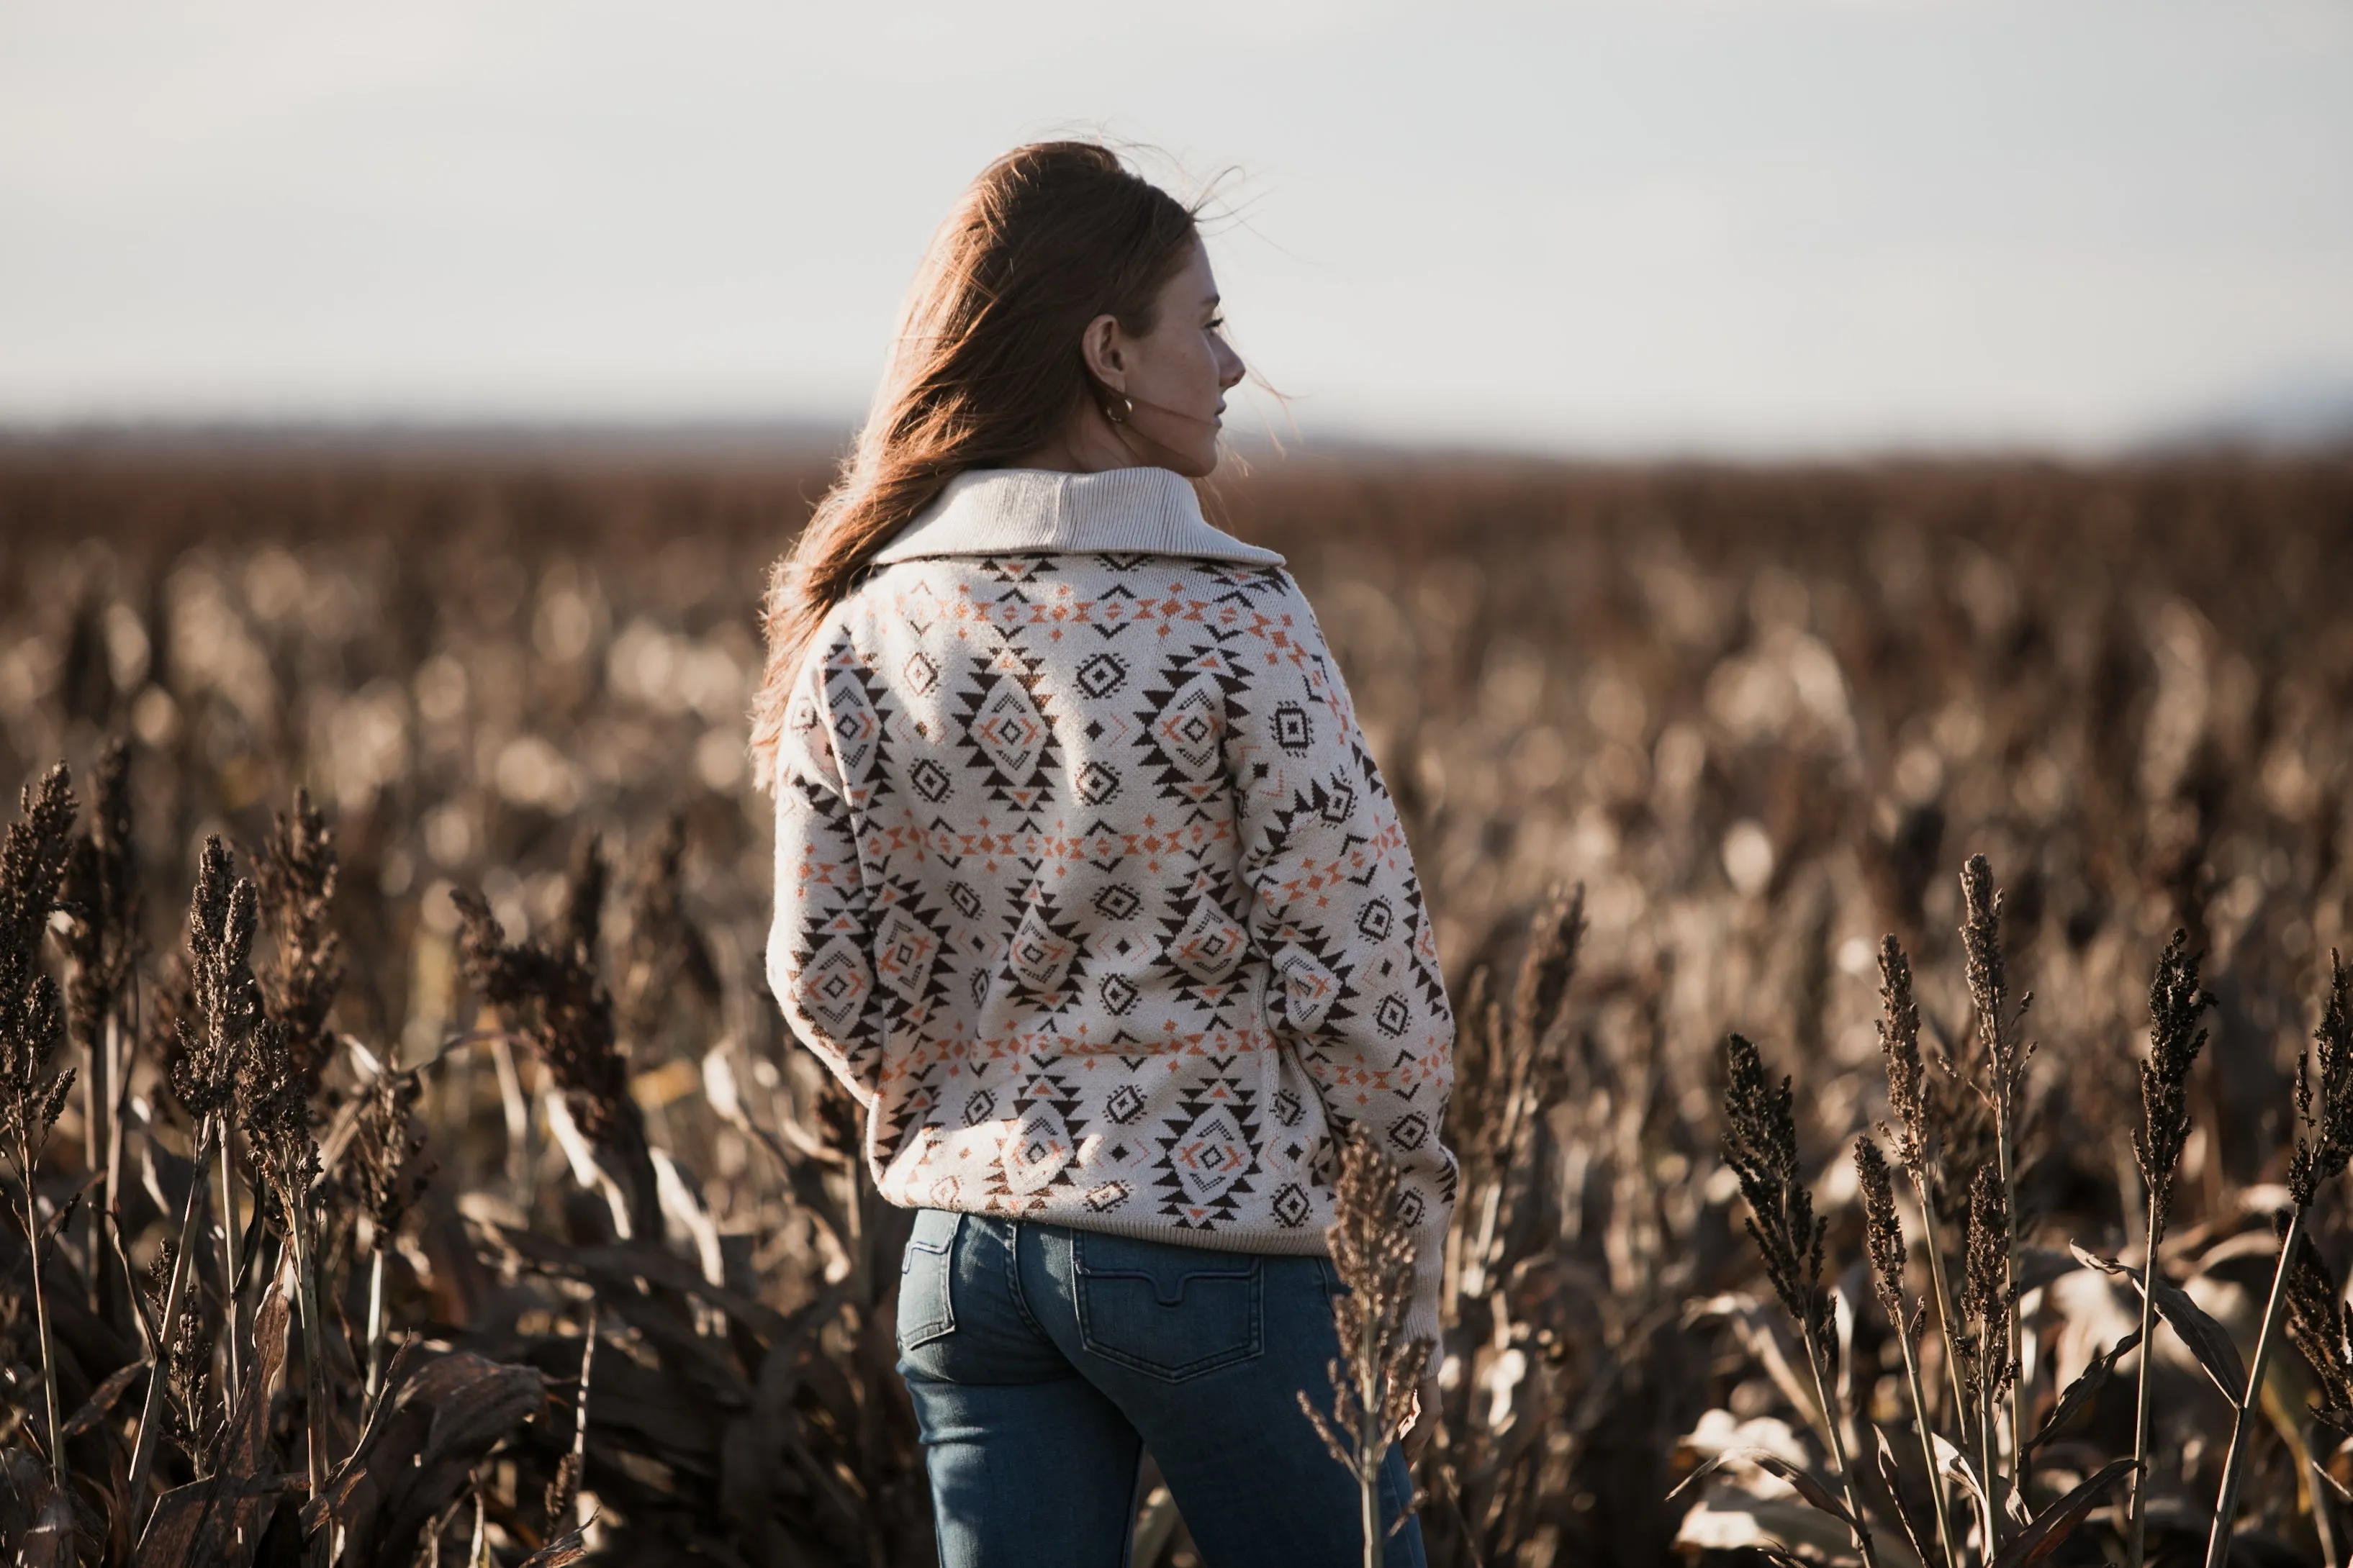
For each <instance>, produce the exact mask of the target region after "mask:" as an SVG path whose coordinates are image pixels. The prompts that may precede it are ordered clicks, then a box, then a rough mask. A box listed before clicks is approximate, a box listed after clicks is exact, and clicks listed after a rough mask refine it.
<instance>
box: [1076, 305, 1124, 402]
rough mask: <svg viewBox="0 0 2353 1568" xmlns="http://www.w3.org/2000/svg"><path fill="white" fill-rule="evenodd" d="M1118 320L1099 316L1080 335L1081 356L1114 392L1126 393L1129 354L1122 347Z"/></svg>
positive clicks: (1097, 378) (1099, 379) (1111, 316)
mask: <svg viewBox="0 0 2353 1568" xmlns="http://www.w3.org/2000/svg"><path fill="white" fill-rule="evenodd" d="M1119 340H1120V331H1119V318H1118V317H1117V316H1113V315H1109V314H1105V315H1101V316H1097V317H1096V318H1095V319H1094V320H1093V321H1089V322H1088V323H1087V325H1086V330H1085V331H1082V332H1081V333H1080V334H1079V355H1080V357H1081V358H1082V359H1084V360H1085V361H1086V363H1087V369H1088V371H1089V372H1090V373H1092V374H1093V376H1094V378H1095V379H1096V380H1097V381H1099V382H1101V383H1103V385H1105V386H1107V387H1109V388H1111V389H1112V390H1113V392H1125V391H1126V390H1127V355H1126V353H1125V352H1124V350H1123V349H1122V348H1121V346H1120V341H1119Z"/></svg>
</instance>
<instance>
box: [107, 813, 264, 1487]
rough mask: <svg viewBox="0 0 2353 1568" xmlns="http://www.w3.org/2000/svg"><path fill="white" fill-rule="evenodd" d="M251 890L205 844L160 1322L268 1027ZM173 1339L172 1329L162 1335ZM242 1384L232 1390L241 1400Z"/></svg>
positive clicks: (170, 1305) (224, 857)
mask: <svg viewBox="0 0 2353 1568" xmlns="http://www.w3.org/2000/svg"><path fill="white" fill-rule="evenodd" d="M257 919H258V916H257V912H256V903H255V900H254V892H253V884H252V883H251V882H248V881H247V880H245V879H243V878H238V877H233V876H232V875H231V872H230V868H229V858H228V848H227V846H226V845H224V844H223V843H222V842H221V840H220V837H219V836H218V835H217V834H216V835H212V836H210V837H206V840H205V846H204V849H203V851H202V853H201V854H199V855H198V857H197V860H196V885H195V889H194V891H193V892H191V893H190V895H189V898H188V969H187V976H186V979H187V992H186V1003H185V1007H179V1006H175V1007H174V1009H173V1013H172V1018H171V1023H172V1032H173V1047H172V1049H171V1052H170V1053H169V1058H168V1060H169V1066H170V1073H171V1079H172V1092H173V1093H174V1095H175V1096H176V1097H177V1098H178V1100H179V1101H180V1104H181V1106H182V1107H183V1108H184V1109H185V1110H186V1111H187V1113H188V1115H189V1117H190V1119H191V1120H193V1121H195V1144H194V1147H193V1148H192V1149H191V1150H190V1151H189V1156H190V1159H191V1160H192V1161H193V1162H194V1163H195V1168H196V1171H197V1173H198V1175H197V1178H196V1179H195V1180H194V1181H192V1182H190V1183H189V1184H188V1195H187V1198H186V1201H185V1205H184V1206H183V1207H182V1209H181V1211H180V1228H179V1239H178V1242H177V1243H176V1245H175V1246H174V1249H173V1253H172V1277H171V1282H170V1283H169V1285H168V1286H166V1288H165V1289H164V1310H163V1311H162V1312H161V1313H160V1314H159V1315H158V1319H157V1321H159V1322H160V1323H163V1324H164V1325H167V1326H168V1325H169V1324H171V1323H173V1322H175V1321H178V1319H179V1316H180V1306H181V1300H182V1298H183V1295H184V1294H185V1290H186V1287H187V1279H188V1273H189V1261H188V1259H189V1252H190V1249H191V1247H193V1245H194V1243H195V1234H196V1224H197V1221H198V1219H199V1217H200V1216H201V1215H203V1213H204V1208H205V1201H206V1199H205V1194H206V1187H207V1185H208V1183H207V1182H206V1179H205V1177H204V1176H203V1174H202V1173H203V1172H204V1171H205V1170H206V1165H207V1163H208V1162H209V1161H210V1160H211V1158H212V1155H213V1151H214V1150H215V1149H216V1147H219V1146H220V1143H219V1142H216V1140H219V1141H221V1142H226V1140H227V1117H228V1113H229V1111H230V1110H231V1106H232V1102H233V1101H234V1100H235V1098H236V1077H237V1063H238V1060H239V1059H240V1058H241V1057H242V1056H243V1055H244V1053H245V1050H246V1037H248V1035H250V1034H251V1033H252V1031H253V1030H254V1029H256V1028H257V1027H259V1026H260V1025H261V1023H262V1021H263V1013H262V1005H261V988H260V987H259V985H257V984H255V983H254V978H253V967H252V958H253V936H254V931H255V927H256V922H257ZM222 1228H223V1229H224V1230H225V1231H233V1230H234V1229H235V1228H236V1220H235V1216H234V1215H223V1216H222ZM165 1331H166V1332H168V1331H169V1330H168V1327H167V1328H166V1329H165ZM224 1338H225V1340H226V1342H227V1346H228V1349H229V1351H230V1355H231V1360H230V1362H229V1365H230V1367H231V1369H232V1373H233V1372H234V1368H235V1365H236V1362H235V1360H234V1355H235V1346H236V1341H237V1336H236V1334H235V1333H234V1332H231V1333H229V1334H227V1335H226V1336H224ZM235 1387H236V1381H235V1378H234V1375H232V1377H231V1379H230V1382H229V1388H230V1391H231V1392H230V1394H229V1397H231V1398H234V1397H235V1394H234V1390H235ZM163 1396H164V1379H162V1378H150V1379H149V1380H148V1384H147V1399H146V1405H145V1408H144V1409H143V1411H142V1414H141V1415H140V1421H139V1435H138V1437H137V1439H136V1441H135V1442H134V1444H133V1446H132V1451H131V1478H130V1487H129V1492H128V1495H129V1500H130V1501H129V1507H130V1510H131V1512H132V1518H133V1519H134V1520H136V1519H138V1518H139V1517H140V1516H141V1514H142V1510H143V1506H144V1501H145V1491H146V1486H147V1475H148V1470H149V1468H150V1467H151V1466H152V1465H153V1462H154V1458H155V1447H154V1437H155V1433H156V1430H157V1428H158V1426H159V1422H158V1419H157V1418H158V1415H159V1412H160V1409H161V1405H162V1401H163Z"/></svg>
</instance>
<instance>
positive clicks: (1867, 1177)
mask: <svg viewBox="0 0 2353 1568" xmlns="http://www.w3.org/2000/svg"><path fill="white" fill-rule="evenodd" d="M1889 940H1890V941H1891V942H1892V941H1893V940H1894V939H1893V938H1890V939H1889ZM1899 957H1900V954H1899ZM1916 1059H1917V1058H1915V1062H1916ZM1854 1174H1855V1184H1856V1186H1857V1187H1858V1188H1859V1189H1860V1190H1861V1192H1862V1215H1863V1241H1864V1245H1865V1247H1866V1249H1867V1250H1868V1251H1869V1253H1870V1256H1871V1273H1872V1284H1873V1289H1875V1291H1876V1292H1877V1294H1878V1297H1879V1304H1880V1306H1881V1307H1882V1308H1883V1309H1884V1310H1885V1311H1886V1313H1887V1321H1888V1323H1889V1325H1890V1326H1891V1327H1892V1328H1894V1331H1895V1338H1896V1342H1897V1343H1898V1344H1899V1345H1900V1346H1901V1347H1902V1348H1903V1352H1904V1381H1905V1386H1906V1387H1907V1388H1908V1389H1909V1390H1910V1393H1911V1395H1912V1421H1913V1425H1914V1427H1915V1429H1916V1430H1917V1432H1918V1433H1919V1436H1920V1458H1921V1460H1922V1462H1923V1463H1924V1464H1925V1465H1926V1467H1927V1471H1928V1494H1929V1497H1930V1498H1931V1499H1932V1500H1933V1501H1934V1503H1935V1506H1936V1545H1937V1548H1938V1550H1939V1551H1941V1552H1943V1554H1944V1558H1945V1563H1946V1565H1947V1568H1954V1564H1956V1563H1957V1561H1958V1559H1957V1557H1956V1555H1955V1553H1954V1550H1953V1542H1952V1539H1951V1530H1952V1527H1951V1525H1950V1523H1949V1522H1948V1521H1947V1519H1946V1509H1945V1484H1944V1479H1943V1470H1944V1467H1943V1466H1942V1465H1940V1464H1938V1463H1937V1462H1936V1437H1935V1436H1934V1434H1933V1432H1932V1431H1931V1429H1930V1427H1929V1425H1928V1399H1927V1394H1926V1390H1925V1389H1924V1388H1923V1387H1922V1386H1921V1382H1920V1357H1919V1349H1918V1346H1917V1345H1916V1344H1915V1339H1916V1335H1915V1331H1914V1324H1915V1323H1916V1322H1917V1321H1919V1320H1918V1318H1917V1316H1916V1315H1911V1316H1907V1314H1906V1313H1905V1305H1904V1261H1905V1251H1906V1248H1905V1245H1904V1224H1903V1221H1901V1220H1900V1219H1898V1218H1897V1217H1896V1214H1895V1184H1894V1181H1893V1180H1892V1179H1891V1178H1890V1176H1889V1174H1888V1170H1887V1160H1886V1157H1885V1156H1883V1154H1881V1153H1880V1152H1879V1145H1878V1144H1877V1143H1876V1142H1873V1140H1872V1138H1871V1136H1870V1135H1869V1134H1868V1133H1865V1134H1863V1135H1862V1136H1860V1137H1858V1138H1856V1139H1855V1141H1854Z"/></svg>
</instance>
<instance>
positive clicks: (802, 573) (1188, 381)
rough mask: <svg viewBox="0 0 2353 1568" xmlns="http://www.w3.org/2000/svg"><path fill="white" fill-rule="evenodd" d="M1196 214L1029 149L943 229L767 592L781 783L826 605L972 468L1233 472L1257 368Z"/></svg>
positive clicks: (755, 740) (1068, 159) (1114, 163)
mask: <svg viewBox="0 0 2353 1568" xmlns="http://www.w3.org/2000/svg"><path fill="white" fill-rule="evenodd" d="M1216 293H1217V290H1216V286H1215V283H1214V282H1213V281H1212V279H1211V278H1210V273H1209V266H1208V255H1207V253H1206V252H1205V251H1204V250H1203V249H1202V247H1201V241H1200V232H1199V227H1198V223H1197V222H1196V218H1195V209H1194V208H1192V207H1188V206H1187V205H1185V204H1183V203H1181V202H1179V201H1177V200H1176V198H1175V197H1173V196H1171V195H1168V194H1167V193H1166V192H1165V191H1163V190H1161V189H1160V188H1159V187H1157V186H1156V185H1154V184H1151V183H1150V182H1149V181H1146V180H1145V179H1143V178H1142V177H1140V176H1138V175H1136V174H1132V173H1130V172H1129V171H1128V170H1127V169H1126V168H1125V167H1124V166H1123V165H1122V164H1121V163H1120V161H1119V159H1118V157H1117V155H1116V154H1114V153H1112V152H1111V151H1109V150H1108V149H1106V148H1103V147H1100V146H1096V145H1094V144H1092V143H1091V142H1037V143H1034V144H1032V145H1029V146H1026V147H1017V148H1015V149H1014V150H1013V151H1012V152H1010V153H1007V154H1005V155H1004V156H1003V157H1001V158H999V159H997V161H996V162H995V163H991V164H990V165H989V166H988V167H987V168H986V169H984V170H982V171H981V174H980V176H979V178H977V179H976V180H975V181H974V182H973V183H972V184H971V185H970V186H969V187H968V188H967V189H966V190H965V194H964V195H963V197H962V198H961V199H960V200H959V201H958V202H957V203H956V205H955V210H953V211H952V212H950V213H949V215H948V217H947V220H946V222H944V223H943V224H942V225H941V226H940V227H939V230H938V232H937V233H936V234H935V235H934V237H933V239H932V244H931V248H930V250H929V251H928V252H926V254H925V255H924V258H923V267H922V268H921V269H920V270H919V271H918V272H917V274H916V278H915V283H914V287H913V289H912V291H911V292H910V293H909V296H908V299H907V304H906V308H905V310H904V313H903V315H902V320H901V323H900V329H899V334H898V339H897V342H896V343H895V344H894V346H893V348H892V354H891V360H890V363H889V365H888V367H887V369H886V370H885V372H884V375H883V382H882V385H881V390H880V391H879V392H878V393H877V395H876V397H875V401H874V405H873V408H872V410H871V412H870V414H869V416H868V418H867V422H866V425H865V426H864V428H863V429H861V430H860V433H859V437H858V441H857V445H856V447H855V448H854V449H853V450H852V452H851V453H850V456H849V460H848V462H847V463H846V464H845V465H844V467H843V470H842V473H841V477H840V478H839V480H838V481H837V482H836V483H835V484H834V487H833V488H832V489H831V490H829V491H828V493H827V495H826V497H825V499H824V500H822V501H820V502H819V503H818V508H817V511H816V513H815V515H814V516H812V517H811V518H810V520H809V523H808V526H807V528H806V529H804V530H803V531H802V532H801V535H800V537H799V539H798V540H797V542H795V544H794V547H793V549H792V551H791V552H790V553H789V554H788V555H786V557H785V559H784V560H782V561H781V562H779V563H777V565H776V571H775V573H774V574H773V576H772V578H771V581H770V583H769V586H768V595H767V600H766V604H765V608H764V615H763V619H764V621H765V630H766V633H767V641H768V656H767V668H766V670H765V676H764V679H763V681H762V685H761V690H760V694H759V697H758V699H757V700H756V701H755V703H754V709H753V714H752V752H753V762H754V774H755V777H756V778H757V779H758V781H759V782H760V784H761V785H762V786H763V787H766V786H768V785H769V784H771V783H772V782H773V770H774V763H775V756H776V742H777V740H778V738H779V737H780V735H781V734H782V731H783V723H784V699H785V689H786V686H787V685H788V684H789V682H790V680H791V679H792V673H793V669H794V667H795V666H796V665H797V663H798V662H799V658H800V655H801V653H802V651H803V650H804V649H805V648H806V647H807V643H808V640H809V637H810V636H811V634H812V633H814V632H815V630H816V628H817V625H818V622H819V621H821V620H822V619H823V618H824V616H825V614H826V612H827V611H828V610H829V609H831V608H832V607H833V605H836V604H837V603H839V601H840V599H841V597H842V595H843V594H844V593H845V592H847V590H848V587H849V583H850V581H851V580H852V579H853V578H854V577H855V576H856V574H857V573H858V571H859V569H860V567H862V566H864V565H865V564H866V563H867V562H868V561H869V560H870V559H871V557H872V555H873V553H874V552H875V551H877V550H879V549H880V548H881V546H882V544H883V543H884V542H886V541H887V540H888V539H889V538H890V537H891V535H892V534H893V533H895V532H896V531H898V530H899V528H900V527H901V526H902V524H904V523H905V522H906V521H908V520H909V519H911V518H913V516H914V515H915V514H916V513H917V512H919V511H921V510H923V508H924V507H925V506H926V505H928V504H930V502H931V501H932V500H934V498H936V497H937V496H938V494H939V492H940V491H941V490H942V489H944V487H945V486H946V484H947V482H948V481H949V480H950V479H954V478H955V476H956V475H957V474H959V473H961V472H963V471H965V469H967V468H1003V467H1009V466H1018V465H1022V464H1025V463H1036V464H1038V465H1039V466H1051V467H1058V468H1117V467H1144V466H1157V467H1162V468H1174V469H1176V471H1177V472H1179V473H1183V474H1187V475H1188V476H1191V477H1196V478H1198V477H1199V476H1201V475H1205V474H1207V473H1208V472H1209V471H1210V469H1211V468H1214V467H1216V464H1217V455H1218V454H1217V435H1218V416H1219V414H1220V413H1221V412H1222V411H1223V408H1224V392H1225V389H1226V388H1227V387H1229V386H1231V385H1232V384H1234V383H1235V382H1237V381H1239V380H1240V377H1241V362H1240V359H1239V358H1237V357H1236V356H1235V354H1234V353H1233V351H1232V350H1231V349H1230V348H1228V347H1227V346H1226V344H1225V342H1224V339H1223V338H1222V337H1221V336H1219V330H1218V329H1219V322H1218V321H1217V300H1216Z"/></svg>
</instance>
